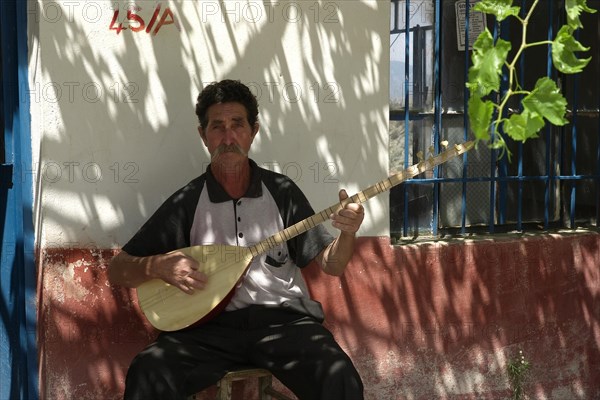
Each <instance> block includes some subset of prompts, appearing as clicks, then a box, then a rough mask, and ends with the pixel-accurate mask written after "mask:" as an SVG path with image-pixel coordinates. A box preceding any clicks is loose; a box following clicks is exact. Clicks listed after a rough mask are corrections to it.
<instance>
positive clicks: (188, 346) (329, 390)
mask: <svg viewBox="0 0 600 400" xmlns="http://www.w3.org/2000/svg"><path fill="white" fill-rule="evenodd" d="M247 365H253V366H256V367H259V368H265V369H267V370H269V371H271V373H272V374H273V375H274V376H275V377H276V378H277V379H279V380H280V381H281V382H282V383H283V384H284V385H286V386H287V387H288V388H289V389H290V390H291V391H292V392H294V394H295V395H296V396H298V398H299V399H301V400H362V399H363V385H362V381H361V378H360V376H359V374H358V372H357V371H356V369H355V367H354V365H353V364H352V361H351V360H350V358H349V357H348V356H347V355H346V354H345V353H344V351H343V350H342V349H341V348H340V346H339V345H338V344H337V343H336V342H335V340H334V338H333V336H332V334H331V333H330V332H329V331H328V330H327V329H326V328H325V327H324V326H323V325H322V324H321V323H320V322H319V321H318V320H316V319H314V318H313V317H310V316H306V315H302V314H299V313H295V312H290V311H289V310H287V309H284V308H272V307H265V306H251V307H249V308H245V309H242V310H237V311H231V312H224V313H221V314H220V315H219V316H217V317H216V318H215V319H213V320H211V321H210V322H208V323H205V324H202V325H200V326H198V327H194V328H191V329H186V330H182V331H177V332H163V333H161V334H160V335H159V337H158V338H157V340H156V342H154V343H152V344H151V345H150V346H148V347H147V348H146V349H144V350H143V351H142V352H140V353H139V354H138V355H137V356H136V357H135V358H134V360H133V362H132V364H131V366H130V367H129V371H128V372H127V378H126V382H125V400H151V399H156V400H170V399H172V400H183V399H185V398H186V397H187V396H189V395H191V394H193V393H196V392H198V391H200V390H202V389H204V388H207V387H209V386H211V385H213V384H215V383H216V382H217V381H218V380H219V379H221V378H222V377H223V376H224V375H225V374H226V373H227V372H228V371H230V370H233V369H235V368H236V367H239V366H247Z"/></svg>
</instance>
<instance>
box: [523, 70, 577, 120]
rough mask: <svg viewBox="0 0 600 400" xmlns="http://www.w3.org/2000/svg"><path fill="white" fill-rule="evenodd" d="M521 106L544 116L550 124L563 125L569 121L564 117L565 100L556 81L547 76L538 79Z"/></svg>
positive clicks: (565, 109) (565, 110)
mask: <svg viewBox="0 0 600 400" xmlns="http://www.w3.org/2000/svg"><path fill="white" fill-rule="evenodd" d="M522 104H523V108H524V109H526V110H529V111H530V112H532V113H534V114H537V115H539V116H541V117H544V118H546V119H547V120H548V121H549V122H550V123H551V124H553V125H556V126H563V125H565V124H567V123H568V122H569V121H567V119H566V118H565V117H564V116H565V114H566V112H567V100H566V99H565V98H564V97H563V95H562V93H561V92H560V89H559V88H558V86H556V83H555V82H554V81H553V80H552V79H550V78H548V77H543V78H540V79H538V81H537V82H536V84H535V88H534V89H533V90H532V91H531V93H530V94H528V95H527V96H526V97H525V98H524V99H523V102H522Z"/></svg>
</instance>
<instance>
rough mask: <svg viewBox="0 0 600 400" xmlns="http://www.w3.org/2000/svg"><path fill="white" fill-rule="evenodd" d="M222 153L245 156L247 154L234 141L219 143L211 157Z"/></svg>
mask: <svg viewBox="0 0 600 400" xmlns="http://www.w3.org/2000/svg"><path fill="white" fill-rule="evenodd" d="M223 153H236V154H240V155H242V156H247V155H248V154H247V153H246V152H245V151H244V150H242V148H241V147H240V146H238V145H237V144H235V143H232V144H221V145H219V146H218V147H217V148H216V149H215V151H214V152H213V154H212V158H217V157H219V156H220V155H221V154H223Z"/></svg>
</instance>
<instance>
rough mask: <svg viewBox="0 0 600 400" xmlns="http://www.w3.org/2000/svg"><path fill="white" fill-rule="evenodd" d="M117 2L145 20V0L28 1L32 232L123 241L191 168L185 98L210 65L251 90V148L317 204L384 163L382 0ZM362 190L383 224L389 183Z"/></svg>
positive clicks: (192, 140)
mask: <svg viewBox="0 0 600 400" xmlns="http://www.w3.org/2000/svg"><path fill="white" fill-rule="evenodd" d="M127 4H130V9H131V10H134V12H135V14H136V15H138V16H139V17H140V18H141V19H143V20H144V24H145V25H146V26H148V25H149V24H150V21H151V19H152V15H153V12H154V10H155V9H156V4H157V3H156V2H155V1H136V2H131V3H126V2H123V1H120V2H116V1H82V0H81V1H68V0H64V1H58V2H56V1H43V2H37V3H36V2H32V3H31V4H30V5H29V23H30V32H31V37H30V53H31V63H30V64H31V66H30V72H31V75H32V83H31V87H30V88H29V90H30V93H31V97H32V129H33V131H34V132H33V136H34V137H39V143H37V142H36V143H34V154H37V155H38V159H37V160H36V164H35V166H34V167H35V168H36V169H37V175H38V178H39V187H38V189H37V194H36V197H37V204H38V212H37V221H38V236H39V239H40V242H39V244H40V245H42V246H45V247H56V246H65V245H67V246H77V247H78V246H91V245H93V246H97V247H101V248H103V247H113V246H120V245H123V244H124V243H125V242H126V241H127V240H128V239H129V237H131V235H132V234H133V233H134V232H135V231H136V230H137V229H138V228H139V226H140V225H141V224H142V223H143V222H144V221H145V220H146V219H147V218H148V217H149V216H150V215H151V213H152V212H153V211H154V210H155V209H156V208H157V207H158V205H159V204H160V203H161V202H162V201H163V200H164V199H165V198H166V197H167V196H168V195H170V194H171V193H172V192H173V191H174V190H176V189H177V188H179V187H181V186H182V185H184V184H185V183H187V182H188V181H189V180H191V179H192V178H194V177H196V176H197V175H199V174H200V173H202V172H203V171H204V168H205V166H206V163H207V161H208V154H207V152H206V151H205V150H204V147H203V145H202V142H201V141H200V138H199V137H198V134H197V130H196V127H197V121H196V117H195V115H194V105H195V99H196V96H197V95H198V92H199V90H200V89H201V88H202V87H203V85H204V84H205V83H207V82H212V81H214V80H220V79H223V78H233V79H240V80H241V81H242V82H245V83H247V84H249V85H250V86H251V88H252V89H253V91H254V92H255V94H256V95H257V97H258V99H259V103H260V105H261V108H260V123H261V126H262V127H261V130H260V133H259V138H258V140H257V141H255V143H254V147H253V149H252V150H251V156H252V157H253V158H254V159H255V160H256V161H257V162H258V163H259V164H261V165H263V166H266V167H268V168H271V169H276V170H278V171H283V172H287V173H288V174H289V175H290V176H291V177H292V178H294V179H295V180H296V182H297V183H298V184H299V186H300V187H301V188H302V189H303V190H304V191H305V193H306V194H307V196H308V198H309V199H310V200H311V201H312V203H313V206H314V207H315V209H316V210H317V211H319V210H321V209H323V208H325V207H327V206H330V205H331V204H333V203H334V202H336V201H337V191H338V190H339V188H341V187H346V188H348V189H349V191H350V192H352V193H354V192H356V191H357V190H360V189H361V188H365V187H367V186H368V185H370V184H372V183H374V182H376V181H379V180H381V179H383V178H384V177H386V176H387V169H388V168H387V166H388V151H387V144H388V129H387V127H388V122H387V121H388V79H389V75H388V64H389V53H388V52H389V50H388V49H389V6H390V2H389V0H377V1H375V0H371V1H359V0H352V1H348V0H344V1H341V0H340V1H317V0H312V1H287V0H286V1H283V0H281V1H278V2H273V3H267V2H264V3H263V1H258V0H257V1H254V0H249V1H229V0H226V1H216V0H214V1H213V0H208V1H177V2H162V3H160V4H161V8H160V11H159V12H158V18H157V19H156V20H155V22H154V23H153V26H152V29H151V31H150V33H147V32H146V30H145V29H144V30H140V31H137V32H135V31H134V29H135V28H136V27H139V26H140V25H139V23H138V22H135V21H133V22H128V21H127V18H126V14H127ZM167 9H168V11H167ZM116 10H118V11H119V13H118V18H117V19H116V21H115V23H114V24H112V27H113V28H116V27H118V26H119V24H120V23H122V24H123V25H122V26H123V27H124V28H126V29H123V30H122V31H120V32H118V31H117V30H115V29H110V28H111V23H112V21H113V17H114V15H115V11H116ZM163 16H165V17H166V22H172V21H174V22H175V23H172V24H164V25H162V26H161V27H160V29H159V30H158V32H156V33H155V32H154V31H155V29H156V27H158V26H159V24H160V19H161V17H163ZM132 18H134V19H135V18H137V17H132ZM132 28H133V29H132ZM154 33H155V34H154ZM38 146H39V148H38ZM366 206H367V213H368V217H367V219H366V221H365V223H364V225H363V228H362V229H361V232H360V234H361V235H368V236H375V235H388V234H389V233H388V231H389V223H388V219H389V216H388V201H387V194H383V195H381V196H379V197H378V198H375V199H373V200H371V201H369V203H368V204H367V205H366Z"/></svg>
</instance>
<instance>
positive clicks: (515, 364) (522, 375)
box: [506, 350, 531, 400]
mask: <svg viewBox="0 0 600 400" xmlns="http://www.w3.org/2000/svg"><path fill="white" fill-rule="evenodd" d="M530 368H531V364H530V363H529V361H527V360H526V359H525V355H523V351H522V350H519V356H518V357H517V358H516V359H514V360H511V361H509V362H508V365H507V367H506V372H507V373H508V380H509V382H510V387H511V389H512V394H513V395H512V399H513V400H522V399H524V398H525V397H524V396H525V392H524V389H523V385H524V383H525V379H526V378H527V373H528V372H529V369H530Z"/></svg>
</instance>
